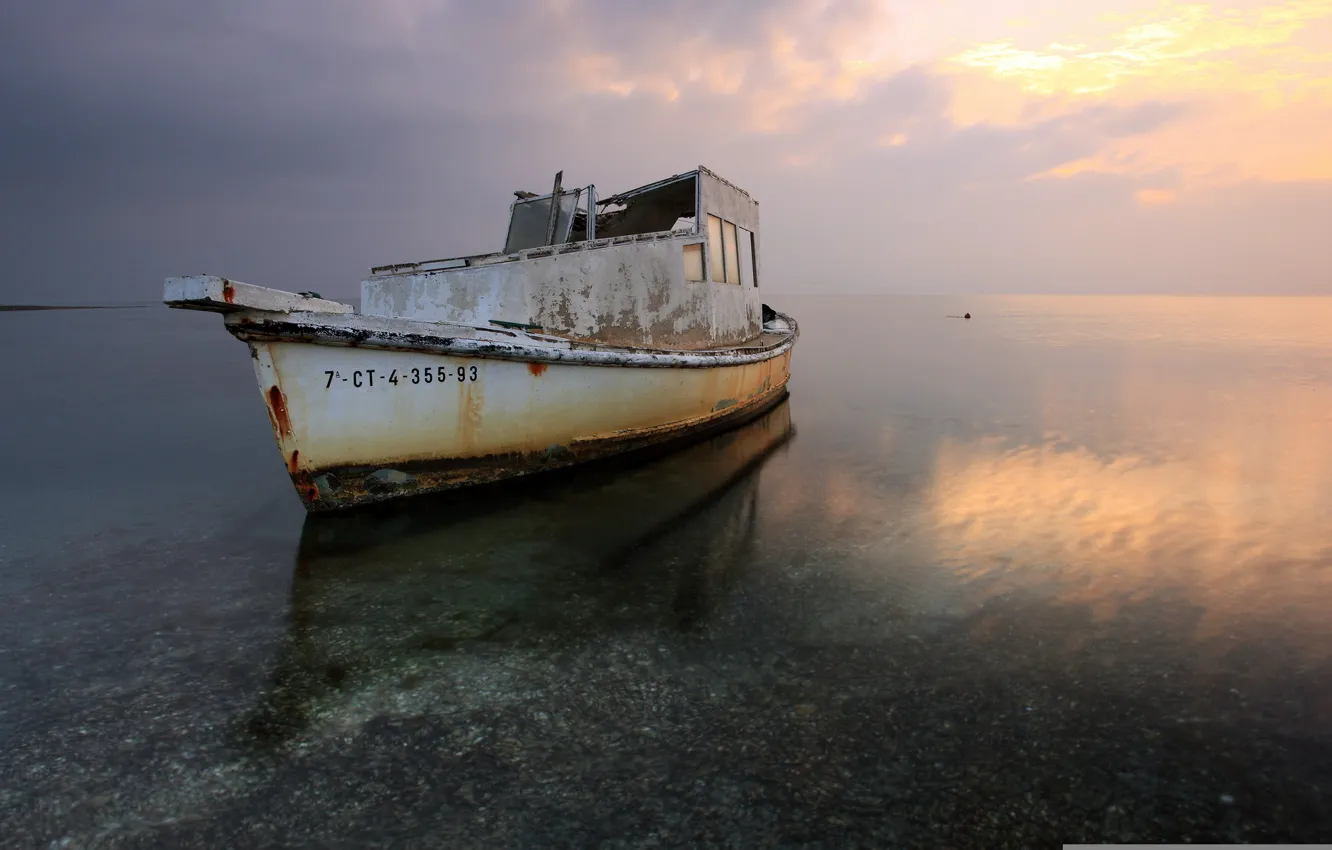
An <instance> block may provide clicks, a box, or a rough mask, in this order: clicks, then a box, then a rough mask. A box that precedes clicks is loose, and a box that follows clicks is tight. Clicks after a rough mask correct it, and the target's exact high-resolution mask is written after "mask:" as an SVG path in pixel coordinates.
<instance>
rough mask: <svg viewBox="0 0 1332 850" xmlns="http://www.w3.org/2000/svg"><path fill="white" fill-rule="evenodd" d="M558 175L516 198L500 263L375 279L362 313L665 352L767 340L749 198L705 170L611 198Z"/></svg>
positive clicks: (487, 259) (377, 271) (382, 271)
mask: <svg viewBox="0 0 1332 850" xmlns="http://www.w3.org/2000/svg"><path fill="white" fill-rule="evenodd" d="M561 175H562V172H561ZM561 175H556V178H555V186H554V188H553V190H552V191H551V192H549V193H547V194H544V195H536V194H534V193H531V192H515V193H514V194H515V200H514V201H513V203H512V204H511V205H510V211H509V228H508V232H507V234H506V236H505V242H504V250H503V251H499V252H496V253H491V254H482V255H477V256H467V257H454V258H450V259H443V260H429V261H425V262H420V263H403V264H398V265H390V266H380V267H378V268H374V269H371V270H370V274H371V276H370V277H369V278H368V279H366V280H364V281H362V283H361V312H362V313H364V314H365V315H368V316H381V317H385V318H402V319H414V320H417V321H433V322H450V323H455V324H463V325H470V326H475V327H500V328H506V327H507V328H517V329H522V330H527V331H532V332H541V333H546V334H551V335H555V336H560V337H565V338H568V339H571V340H579V341H585V342H589V343H602V344H607V345H620V346H632V347H636V348H656V349H663V350H699V349H708V348H725V347H730V346H735V345H739V344H742V343H744V342H746V341H747V340H751V339H754V338H755V337H757V336H759V334H760V331H761V322H762V305H761V302H760V299H759V290H758V285H759V280H760V277H761V274H760V272H761V264H760V263H759V233H758V225H759V209H758V201H755V200H754V199H753V198H751V197H750V196H749V193H747V192H745V191H744V190H743V189H740V188H739V187H737V186H735V185H733V184H731V183H729V182H727V181H726V180H724V179H722V178H721V177H719V176H718V175H716V174H714V173H713V172H711V171H709V170H708V169H706V168H703V167H701V166H700V167H699V168H698V169H696V170H694V171H690V172H687V173H684V174H677V175H675V176H673V177H668V178H666V179H665V180H658V181H656V182H655V183H649V184H647V185H645V186H640V187H638V188H637V189H631V190H629V191H626V192H620V193H618V194H615V195H611V196H609V197H606V198H598V196H597V190H596V186H586V187H579V188H575V189H569V190H566V189H564V188H563V187H562V186H561Z"/></svg>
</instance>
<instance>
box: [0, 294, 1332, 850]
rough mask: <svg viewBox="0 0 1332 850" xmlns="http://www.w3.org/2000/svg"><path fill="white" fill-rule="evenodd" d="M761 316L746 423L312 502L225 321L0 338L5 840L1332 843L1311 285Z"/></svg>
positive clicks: (0, 771)
mask: <svg viewBox="0 0 1332 850" xmlns="http://www.w3.org/2000/svg"><path fill="white" fill-rule="evenodd" d="M774 303H775V306H777V307H779V309H786V310H788V311H789V312H791V313H793V314H794V315H795V316H796V317H797V318H798V319H799V320H800V322H801V327H802V338H801V341H800V343H799V344H798V346H797V348H796V353H795V359H794V365H793V368H794V379H793V382H792V385H791V397H790V399H789V401H788V402H787V403H785V404H784V405H783V406H782V407H780V408H778V409H776V410H774V411H773V412H772V413H771V414H770V415H768V416H767V417H765V418H764V419H762V420H760V421H758V422H755V423H753V424H751V425H749V426H747V427H745V428H742V429H740V430H738V431H736V432H733V433H730V434H727V435H723V436H721V437H718V438H716V439H714V440H710V441H707V442H703V443H699V444H697V445H694V446H691V447H688V448H686V449H684V450H682V451H680V452H678V453H675V454H672V455H669V456H667V457H664V458H659V459H656V460H653V461H650V462H641V463H639V462H631V463H616V464H609V465H605V466H599V467H597V468H595V469H591V470H586V471H581V472H577V473H574V474H570V475H559V476H553V477H549V478H540V479H533V480H531V481H528V482H525V483H518V484H515V485H512V486H505V487H500V488H492V489H490V490H486V491H472V492H468V493H461V494H454V495H451V496H446V497H443V498H430V499H423V500H418V501H416V502H404V503H402V504H401V505H400V506H397V507H393V508H390V509H387V510H381V511H373V512H367V513H362V514H360V515H349V516H345V517H320V518H310V519H307V518H306V517H305V515H304V512H303V511H302V510H301V508H300V505H299V503H298V501H297V499H296V496H295V494H294V492H293V491H292V490H291V486H290V483H289V482H288V481H287V479H286V476H285V471H284V469H283V467H282V464H281V459H280V458H279V457H278V454H277V451H276V448H275V446H274V443H273V440H272V435H271V433H270V432H269V426H268V423H267V420H266V417H265V414H264V411H263V407H262V404H261V402H260V399H259V396H258V391H257V389H256V387H255V385H254V383H253V377H252V373H251V369H250V360H249V357H248V356H246V354H245V350H244V348H243V346H241V345H240V344H239V343H237V342H235V341H234V340H232V339H231V338H230V337H229V336H227V335H226V334H225V333H224V331H223V330H222V328H221V323H220V320H218V319H217V317H216V316H212V315H205V314H191V313H175V312H168V311H166V310H164V309H149V310H126V311H78V312H64V311H60V312H55V311H53V312H40V313H9V314H3V315H0V325H3V330H4V333H3V334H0V347H3V351H4V354H5V355H6V356H5V359H4V362H7V363H10V364H26V365H23V366H21V367H17V366H16V367H15V368H13V369H12V371H11V379H12V380H13V383H12V389H11V390H10V397H11V399H13V400H14V402H15V403H14V404H12V405H11V406H10V407H9V408H8V410H6V411H5V412H4V413H2V414H0V439H3V441H4V444H5V445H7V446H9V447H11V452H10V453H9V454H10V466H9V468H8V470H7V471H8V473H9V474H8V475H7V476H6V479H5V483H4V484H3V486H2V487H0V545H3V547H4V548H3V549H0V694H2V695H3V699H2V700H0V747H2V748H3V751H4V752H5V754H6V755H5V758H3V759H0V846H15V847H46V846H68V847H85V846H87V847H91V846H96V847H156V846H163V847H190V846H206V847H223V846H264V845H268V844H271V845H282V846H292V845H296V844H300V843H302V842H304V843H305V844H306V845H308V846H320V847H341V846H347V847H351V846H379V845H384V846H390V845H392V846H403V845H408V846H410V845H412V844H413V842H415V843H416V844H418V845H420V846H466V845H485V846H528V845H531V846H543V847H544V846H578V847H583V846H589V845H594V844H596V845H605V846H641V845H647V844H654V843H655V845H656V846H672V845H690V846H697V845H708V844H714V845H725V846H768V845H799V846H804V845H826V846H836V847H848V846H885V845H903V846H922V847H923V846H951V847H973V846H974V847H1002V846H1013V847H1020V846H1023V845H1026V846H1032V847H1036V846H1057V845H1058V844H1059V843H1061V842H1069V843H1072V842H1077V841H1082V842H1091V841H1118V842H1131V841H1141V842H1150V841H1166V840H1173V841H1185V840H1193V841H1200V840H1213V841H1242V840H1243V841H1291V842H1295V841H1319V840H1327V838H1328V837H1329V836H1332V805H1329V803H1330V802H1332V801H1329V799H1328V796H1329V794H1328V788H1329V787H1332V786H1330V785H1329V783H1332V746H1330V744H1332V738H1330V733H1332V663H1329V659H1328V652H1329V648H1332V640H1329V638H1332V623H1330V619H1329V618H1328V617H1327V616H1326V613H1325V609H1326V606H1327V604H1328V601H1329V600H1332V569H1328V568H1329V567H1332V533H1329V531H1328V529H1329V520H1328V519H1327V518H1328V517H1330V516H1332V439H1330V438H1329V434H1332V347H1329V346H1328V344H1327V340H1328V334H1327V331H1326V328H1328V327H1330V326H1332V299H1293V298H1272V299H1266V298H1234V299H1208V298H1092V297H1069V298H1060V297H1021V298H1019V297H1013V298H977V299H968V300H967V301H959V300H956V299H945V298H912V297H872V298H870V297H867V298H851V297H830V298H817V299H816V298H808V297H804V298H779V299H774ZM966 311H970V312H971V314H972V315H973V317H974V318H973V319H972V320H970V321H964V320H956V319H948V318H945V317H946V316H948V315H949V314H961V313H963V312H966ZM52 842H56V845H52ZM60 842H65V843H63V844H60Z"/></svg>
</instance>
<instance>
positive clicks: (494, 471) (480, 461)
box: [274, 384, 787, 512]
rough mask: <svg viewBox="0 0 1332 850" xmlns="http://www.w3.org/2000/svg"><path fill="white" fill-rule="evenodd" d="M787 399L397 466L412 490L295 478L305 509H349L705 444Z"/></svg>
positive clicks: (778, 395) (340, 470) (326, 477)
mask: <svg viewBox="0 0 1332 850" xmlns="http://www.w3.org/2000/svg"><path fill="white" fill-rule="evenodd" d="M274 389H276V387H275V388H274ZM786 395H787V390H786V385H785V384H783V385H782V386H780V387H777V388H776V389H774V390H771V391H769V392H768V393H766V394H764V395H761V396H759V397H757V398H754V399H751V400H748V401H746V402H744V403H742V404H737V405H735V406H732V407H729V408H727V409H726V411H725V412H724V413H721V414H719V415H717V416H712V417H708V418H707V419H706V420H704V421H703V422H698V421H697V420H691V421H689V422H686V423H682V424H679V425H676V426H659V427H655V428H649V429H643V430H641V431H631V432H626V433H621V434H611V435H607V436H604V437H600V438H596V439H589V440H579V441H576V442H575V443H574V444H572V445H570V446H550V447H547V448H545V449H540V450H534V451H524V452H512V453H509V454H496V455H488V456H485V457H470V458H452V459H444V460H433V461H417V462H413V463H408V464H401V463H400V464H396V465H395V466H394V469H396V470H400V471H402V472H404V473H407V474H408V476H409V478H410V481H411V484H410V486H385V485H384V483H383V482H382V481H374V482H372V481H370V480H369V479H371V476H373V475H375V473H377V472H379V471H380V470H381V467H380V466H379V465H373V466H355V467H348V466H341V467H329V468H325V469H318V470H312V471H306V470H299V471H292V472H291V479H292V482H293V483H294V484H295V485H296V490H297V492H298V493H299V494H300V497H301V501H302V502H303V503H304V504H305V507H306V509H307V510H309V511H311V512H316V511H317V512H324V511H329V510H339V509H346V508H351V507H355V506H358V505H365V504H370V503H374V502H383V501H387V500H390V499H400V498H402V497H404V496H409V495H423V494H426V493H433V492H438V491H441V490H451V489H455V488H459V487H469V486H472V485H476V484H487V483H491V482H494V481H499V480H502V479H505V478H514V477H518V476H522V475H529V474H532V473H538V472H543V471H547V470H554V469H560V468H562V467H567V466H572V465H574V464H578V463H584V462H587V461H591V460H599V459H602V458H606V457H610V456H612V455H619V454H623V453H626V452H632V451H638V450H641V449H646V448H649V447H656V446H665V445H669V444H671V443H674V442H683V441H685V440H694V439H701V438H703V437H706V436H710V435H714V434H717V433H720V432H723V431H727V430H730V429H731V428H735V427H738V426H740V425H743V424H744V423H746V422H750V421H752V420H754V419H756V418H758V417H759V416H761V415H763V414H764V413H766V412H768V411H769V410H771V409H772V408H773V407H775V406H776V405H777V404H778V403H779V402H781V401H782V400H783V399H784V398H786ZM295 457H296V456H295V454H294V453H293V456H292V464H291V465H289V466H288V470H289V471H291V469H292V466H294V465H295Z"/></svg>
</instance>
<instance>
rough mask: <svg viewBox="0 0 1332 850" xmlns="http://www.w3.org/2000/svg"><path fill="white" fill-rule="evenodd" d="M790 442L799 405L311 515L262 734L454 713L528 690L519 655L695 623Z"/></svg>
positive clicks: (256, 728)
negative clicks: (646, 453) (449, 488)
mask: <svg viewBox="0 0 1332 850" xmlns="http://www.w3.org/2000/svg"><path fill="white" fill-rule="evenodd" d="M793 437H794V429H793V428H792V425H791V417H790V408H789V403H788V402H787V401H785V400H784V401H782V402H781V403H780V404H778V405H777V406H776V407H774V408H773V409H771V410H770V411H768V412H767V413H766V414H764V415H763V416H761V417H760V418H758V419H755V420H753V421H751V422H749V423H748V424H746V425H743V426H741V427H739V428H737V429H735V430H732V431H728V432H726V433H723V434H721V435H719V436H716V437H713V438H711V439H708V440H706V441H704V442H699V443H696V444H693V445H691V446H689V447H687V448H684V449H681V450H679V451H676V452H674V453H671V454H668V455H665V456H658V457H655V458H651V459H646V460H644V459H641V458H640V459H639V460H637V461H636V462H631V463H626V462H625V461H610V462H607V463H606V464H603V465H602V466H600V467H586V468H583V469H580V470H578V471H576V472H572V473H570V474H567V475H566V474H561V473H555V474H554V477H543V478H541V479H536V478H534V479H531V480H528V481H520V482H515V483H514V484H512V485H507V486H506V485H500V486H498V487H497V488H492V489H490V490H487V491H477V490H468V491H459V492H456V493H445V494H442V495H440V496H426V497H422V498H421V499H420V500H416V502H415V503H399V504H397V505H389V506H385V507H384V508H382V509H378V510H376V509H373V508H372V509H367V510H366V511H365V512H363V513H360V514H348V515H337V514H332V515H318V514H312V515H310V516H308V517H307V519H306V523H305V527H304V530H303V533H302V538H301V544H300V551H299V554H298V557H297V565H296V571H295V575H294V578H293V583H292V591H291V624H290V628H289V631H288V634H287V636H286V640H285V642H284V645H283V646H282V648H281V650H280V655H279V658H278V660H277V668H276V670H275V672H274V676H273V681H272V684H271V686H270V688H269V691H268V694H267V696H266V698H265V700H264V703H263V705H261V706H260V707H259V709H258V710H257V711H256V712H255V713H254V714H253V715H252V716H251V717H250V718H249V722H248V727H249V731H250V732H251V733H253V734H254V735H257V736H259V737H260V738H262V739H266V740H269V741H271V742H273V743H277V742H278V741H280V740H282V739H286V738H288V737H290V736H293V735H299V734H302V733H305V732H309V733H314V734H317V733H319V732H320V731H321V730H322V731H324V732H327V733H330V734H337V733H340V732H344V731H348V730H349V729H353V728H356V727H359V726H360V725H362V724H363V723H365V722H366V721H369V720H371V719H373V718H376V717H382V716H386V715H415V714H420V713H424V712H444V713H447V712H448V711H450V710H457V709H461V708H465V707H467V706H468V705H470V704H474V703H476V701H477V700H483V701H484V700H487V699H499V698H500V697H501V695H502V693H503V692H504V690H506V689H508V688H512V687H516V686H517V683H516V682H514V681H513V679H512V676H513V675H514V671H515V664H516V665H517V666H518V667H519V668H521V667H522V665H523V661H522V659H529V660H531V659H536V658H545V659H549V658H550V657H551V656H552V653H558V651H559V650H560V648H561V647H564V646H569V645H572V644H575V643H579V642H584V641H587V640H589V639H595V638H597V637H605V636H608V635H613V634H614V633H616V632H617V631H618V630H635V629H641V628H644V627H649V628H663V627H665V628H671V629H686V630H687V629H690V628H697V627H698V624H699V622H700V621H701V620H703V619H704V618H705V617H706V615H707V613H708V611H709V610H710V609H711V608H712V606H715V605H716V604H718V603H719V601H721V600H722V599H724V597H725V589H726V586H727V584H728V582H729V581H730V580H731V579H733V578H734V577H735V574H736V571H737V569H738V568H740V567H741V566H742V565H743V563H744V561H745V559H746V555H747V553H748V551H749V548H750V546H751V545H752V543H753V539H754V534H755V523H756V518H757V507H758V491H759V478H760V470H761V468H762V466H763V464H764V463H765V462H766V461H767V460H768V459H769V458H770V457H771V456H772V455H773V454H774V453H775V452H777V451H778V450H780V449H781V448H783V447H784V446H785V445H786V444H787V443H788V442H789V441H790V440H791V439H793ZM534 663H536V662H534ZM519 675H521V674H519ZM506 682H507V683H508V684H506ZM487 695H488V696H487Z"/></svg>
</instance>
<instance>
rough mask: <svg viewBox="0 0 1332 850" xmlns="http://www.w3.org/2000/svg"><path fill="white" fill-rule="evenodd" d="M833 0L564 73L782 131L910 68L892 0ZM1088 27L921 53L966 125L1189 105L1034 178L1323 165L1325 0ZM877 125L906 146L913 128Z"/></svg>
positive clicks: (1105, 21) (1197, 7)
mask: <svg viewBox="0 0 1332 850" xmlns="http://www.w3.org/2000/svg"><path fill="white" fill-rule="evenodd" d="M830 8H831V7H830V5H829V4H826V3H797V4H788V5H780V6H778V7H775V11H769V12H768V13H766V14H763V15H760V16H758V20H756V21H755V23H754V30H755V31H754V33H753V36H752V37H751V39H750V40H749V41H748V42H742V43H738V44H737V43H734V42H732V41H730V40H728V39H727V38H726V37H724V36H722V35H717V34H712V33H708V32H703V33H700V34H696V35H694V36H693V37H692V38H689V39H685V40H679V41H677V40H673V39H671V38H670V32H669V31H668V32H667V33H666V36H667V39H666V40H667V42H668V44H669V45H670V46H669V48H668V49H666V50H663V51H661V52H653V53H649V54H648V55H647V56H644V54H643V53H641V52H639V51H637V50H634V51H632V52H630V51H626V52H625V53H623V54H619V55H617V54H615V53H613V52H606V53H600V54H596V55H592V56H580V57H577V58H575V59H574V60H573V63H574V65H573V67H574V74H573V78H574V80H575V81H576V83H577V84H578V85H580V86H582V87H583V89H584V90H585V91H589V92H600V93H608V94H613V95H618V96H621V97H629V96H632V95H642V96H655V97H659V98H660V99H662V100H663V101H666V102H669V103H677V102H679V101H680V99H681V98H682V97H684V98H688V97H689V96H690V94H709V95H724V96H728V97H731V98H733V99H734V100H735V106H736V108H737V109H739V110H741V111H742V114H743V115H745V116H746V118H747V120H748V124H747V129H751V130H757V131H760V132H769V133H780V132H783V131H786V130H789V129H790V126H791V124H792V123H793V120H794V116H795V115H796V114H798V113H799V112H800V111H801V110H806V109H809V108H813V107H818V106H819V105H822V104H828V103H842V104H854V103H855V101H856V100H857V99H858V98H862V97H864V96H865V95H866V94H867V92H868V91H869V90H870V89H872V87H873V86H875V85H877V84H880V83H882V82H883V81H884V80H886V79H888V78H890V77H891V76H892V75H894V74H896V73H899V72H901V71H903V70H904V68H905V67H906V66H905V65H904V64H903V62H902V60H901V57H900V55H899V53H900V51H896V50H894V43H895V39H894V38H892V37H891V36H892V34H893V33H894V32H895V31H896V30H897V29H898V28H899V26H900V22H899V19H898V18H897V17H896V16H894V15H892V14H890V13H889V10H888V6H887V5H886V4H882V3H852V4H845V5H841V6H839V7H838V8H840V9H841V10H842V17H840V18H837V19H834V20H833V21H832V22H831V23H824V22H823V21H822V20H821V16H824V15H829V14H830V11H829V9H830ZM901 14H902V16H907V15H914V16H921V17H928V16H929V15H930V14H931V12H930V11H929V10H926V9H919V10H915V11H907V10H903V11H902V13H901ZM1086 26H1087V28H1088V29H1089V30H1095V31H1091V32H1084V33H1077V32H1070V33H1067V34H1065V39H1066V40H1064V41H1047V42H1045V43H1043V44H1031V43H1029V42H1031V41H1032V39H1031V38H1030V37H1024V33H1025V32H1027V31H1029V30H1031V29H1032V27H1031V24H1030V22H1029V21H1026V20H1017V21H1014V20H1011V19H1010V20H1009V21H1008V22H1007V24H1006V27H1007V28H1008V29H1011V30H1012V31H1013V32H1012V34H1011V35H1010V37H1008V38H1005V39H1001V40H994V41H988V42H984V43H978V44H974V45H972V46H970V47H968V48H967V49H965V50H961V51H959V52H957V53H954V54H952V55H947V56H936V57H933V58H931V59H927V60H924V61H923V62H922V63H921V66H922V67H924V68H925V69H927V70H928V71H929V72H931V73H934V74H937V75H939V76H941V77H943V78H945V79H947V80H948V81H949V82H950V84H951V86H952V100H951V103H950V106H949V110H948V117H949V119H950V120H951V122H952V124H953V126H955V127H959V128H960V127H968V126H974V125H978V124H986V125H997V126H1021V125H1029V124H1032V123H1035V122H1036V121H1040V120H1049V119H1053V118H1059V117H1061V116H1069V115H1075V114H1077V113H1078V112H1079V111H1081V110H1084V109H1086V108H1088V107H1091V106H1096V105H1104V104H1112V105H1117V106H1134V105H1138V104H1144V103H1159V102H1170V103H1177V104H1180V105H1182V106H1185V107H1187V108H1186V109H1184V110H1182V111H1183V112H1184V117H1183V118H1181V120H1178V121H1173V122H1171V123H1169V124H1167V125H1166V126H1162V127H1158V128H1153V129H1152V130H1151V131H1149V132H1145V133H1141V134H1132V135H1128V136H1123V137H1120V138H1116V139H1113V140H1108V141H1107V143H1106V144H1105V145H1104V146H1103V147H1102V149H1101V150H1099V151H1097V152H1095V154H1093V155H1092V156H1086V157H1081V158H1078V159H1075V160H1070V161H1068V162H1063V163H1059V164H1058V165H1056V166H1055V167H1053V168H1050V169H1048V170H1044V171H1041V172H1038V173H1035V174H1032V175H1028V176H1029V177H1033V178H1040V177H1046V178H1067V177H1072V176H1075V175H1079V174H1086V173H1105V174H1133V175H1139V176H1149V175H1152V174H1153V173H1156V172H1160V171H1163V170H1172V171H1173V172H1177V173H1176V174H1174V176H1172V178H1171V180H1172V181H1173V185H1169V186H1155V187H1149V188H1144V189H1139V190H1137V192H1136V196H1137V197H1138V198H1139V199H1140V200H1142V201H1143V202H1144V203H1149V204H1160V203H1165V202H1168V201H1170V200H1173V199H1175V198H1177V197H1178V196H1179V194H1180V192H1181V191H1183V190H1184V189H1185V188H1187V187H1193V186H1206V185H1212V184H1217V183H1226V182H1235V181H1243V180H1248V179H1260V180H1273V181H1299V180H1332V0H1278V2H1270V3H1265V4H1261V5H1250V6H1249V7H1247V8H1231V7H1222V6H1219V5H1217V6H1212V5H1206V4H1196V3H1195V4H1178V3H1168V2H1167V3H1162V4H1160V5H1158V6H1156V7H1154V8H1151V9H1142V10H1139V11H1137V12H1134V13H1133V14H1121V15H1110V14H1106V15H1103V16H1101V19H1100V20H1098V21H1095V22H1094V23H1089V24H1087V25H1086ZM876 138H877V139H878V140H879V143H880V144H885V145H890V146H901V145H903V144H905V143H906V142H907V139H908V135H907V134H905V133H903V132H900V131H888V132H884V133H880V134H878V135H876ZM782 161H784V162H787V163H789V164H794V163H797V162H800V161H802V158H801V157H799V156H798V155H792V154H788V155H787V156H785V157H783V160H782Z"/></svg>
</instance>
